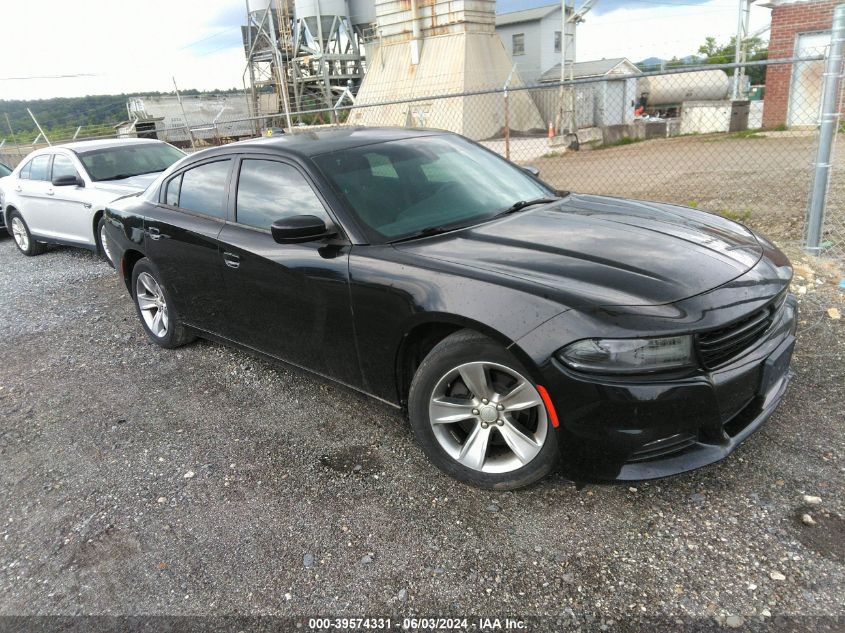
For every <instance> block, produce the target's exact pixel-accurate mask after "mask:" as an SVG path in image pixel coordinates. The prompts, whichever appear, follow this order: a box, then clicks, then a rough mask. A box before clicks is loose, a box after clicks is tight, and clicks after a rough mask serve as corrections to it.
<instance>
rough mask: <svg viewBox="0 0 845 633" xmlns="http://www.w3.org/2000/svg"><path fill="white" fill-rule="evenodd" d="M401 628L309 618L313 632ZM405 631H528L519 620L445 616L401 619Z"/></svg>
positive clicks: (384, 622) (388, 622)
mask: <svg viewBox="0 0 845 633" xmlns="http://www.w3.org/2000/svg"><path fill="white" fill-rule="evenodd" d="M394 626H397V627H398V626H399V622H398V621H395V620H392V619H391V618H309V619H308V628H309V629H310V630H312V631H330V630H341V631H353V630H368V629H382V630H387V629H391V628H393V627H394ZM402 629H403V630H405V631H436V630H460V631H466V630H470V629H471V630H476V631H480V632H482V633H485V632H488V631H525V630H526V629H527V626H526V622H525V621H524V620H521V619H518V618H509V617H506V618H496V617H492V618H491V617H479V618H473V619H470V618H442V617H412V618H403V619H402Z"/></svg>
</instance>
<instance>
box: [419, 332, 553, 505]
mask: <svg viewBox="0 0 845 633" xmlns="http://www.w3.org/2000/svg"><path fill="white" fill-rule="evenodd" d="M408 413H409V416H410V420H411V425H412V426H413V429H414V433H415V435H416V437H417V440H418V441H419V443H420V445H421V446H422V448H423V450H424V451H425V453H426V455H428V457H429V459H431V461H432V462H434V464H435V465H436V466H437V467H438V468H440V469H441V470H442V471H444V472H445V473H447V474H449V475H451V476H453V477H455V478H457V479H459V480H461V481H463V482H466V483H469V484H472V485H475V486H479V487H482V488H490V489H498V490H511V489H515V488H520V487H523V486H527V485H529V484H531V483H533V482H535V481H537V480H538V479H540V478H542V477H543V476H545V475H546V474H548V473H549V472H551V471H552V469H553V468H554V467H555V465H556V464H557V461H558V448H557V442H556V437H555V433H554V429H553V428H552V425H551V423H550V420H549V416H548V413H547V411H546V407H545V404H544V402H543V399H542V398H541V397H540V394H539V392H538V390H537V388H536V386H535V385H534V383H533V382H532V381H531V379H530V378H529V377H528V372H527V371H526V370H525V369H524V368H523V367H522V366H521V364H520V363H519V362H518V361H517V360H516V359H515V358H514V357H513V356H512V355H511V354H510V353H509V352H508V351H507V350H505V349H504V348H503V347H502V346H500V345H499V344H497V343H496V342H495V341H492V340H490V339H489V338H487V337H485V336H483V335H481V334H479V333H477V332H473V331H468V330H464V331H461V332H457V333H455V334H452V335H451V336H449V337H447V338H446V339H444V340H443V341H441V342H440V343H439V344H438V345H436V346H435V347H434V349H433V350H432V351H431V352H430V353H429V355H428V356H427V357H426V358H425V360H424V361H423V362H422V364H421V365H420V367H419V369H418V370H417V372H416V374H415V375H414V378H413V381H412V383H411V392H410V396H409V399H408Z"/></svg>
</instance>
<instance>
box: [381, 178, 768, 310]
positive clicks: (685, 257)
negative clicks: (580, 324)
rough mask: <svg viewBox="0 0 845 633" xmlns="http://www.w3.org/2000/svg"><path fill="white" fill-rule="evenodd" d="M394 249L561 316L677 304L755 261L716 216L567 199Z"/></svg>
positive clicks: (743, 235)
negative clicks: (516, 292)
mask: <svg viewBox="0 0 845 633" xmlns="http://www.w3.org/2000/svg"><path fill="white" fill-rule="evenodd" d="M397 248H400V249H401V250H403V251H410V252H411V253H414V254H416V255H418V256H422V257H425V258H429V259H437V260H441V261H444V262H450V263H452V264H455V265H459V266H463V267H471V268H474V269H478V270H479V271H487V272H488V274H489V273H492V274H494V275H499V276H502V275H504V276H507V277H508V278H510V279H511V280H521V281H522V282H523V283H529V284H532V285H534V286H536V287H537V288H536V291H538V292H542V293H543V295H544V296H548V297H549V298H555V299H557V300H558V301H559V302H560V303H562V304H563V305H565V306H567V307H571V308H574V307H583V306H613V305H616V306H622V305H660V304H666V303H672V302H675V301H680V300H682V299H686V298H688V297H691V296H694V295H697V294H701V293H703V292H707V291H708V290H712V289H713V288H716V287H718V286H721V285H722V284H725V283H727V282H729V281H731V280H732V279H735V278H737V277H739V276H740V275H742V274H744V273H746V272H747V271H748V270H749V269H751V268H752V267H753V266H754V265H755V264H756V263H757V262H758V261H759V260H760V258H761V256H762V253H763V249H762V247H761V246H760V244H759V243H758V241H757V239H756V238H755V237H754V234H753V233H752V232H751V231H750V230H748V229H746V228H745V227H744V226H742V225H740V224H737V223H735V222H732V221H730V220H726V219H725V218H722V217H719V216H716V215H712V214H709V213H705V212H702V211H696V210H695V209H689V208H686V207H680V206H676V205H671V204H662V203H657V202H641V201H636V200H626V199H621V198H610V197H603V196H591V195H576V194H572V195H569V196H567V197H566V198H564V199H563V200H560V201H558V202H554V203H551V204H548V205H544V206H542V207H534V208H529V209H527V210H525V211H521V212H518V213H515V214H513V215H509V216H505V217H503V218H501V219H499V220H495V221H492V222H487V223H484V224H481V225H477V226H474V227H470V228H467V229H462V230H459V231H455V232H452V233H448V234H445V235H441V236H437V237H434V238H429V239H422V240H415V241H411V242H407V243H404V244H402V245H398V246H397Z"/></svg>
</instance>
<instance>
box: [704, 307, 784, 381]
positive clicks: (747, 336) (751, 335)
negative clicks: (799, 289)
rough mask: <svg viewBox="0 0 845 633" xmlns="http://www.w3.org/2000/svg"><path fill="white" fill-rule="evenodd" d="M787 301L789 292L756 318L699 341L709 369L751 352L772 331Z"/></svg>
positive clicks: (747, 318) (752, 317)
mask: <svg viewBox="0 0 845 633" xmlns="http://www.w3.org/2000/svg"><path fill="white" fill-rule="evenodd" d="M785 300H786V292H783V293H781V294H780V295H778V297H777V299H775V300H774V301H773V302H772V303H770V304H769V305H767V306H766V307H765V308H762V309H760V310H758V311H757V312H754V313H753V314H751V315H749V316H747V317H745V318H744V319H741V320H739V321H734V322H733V323H731V324H730V325H727V326H725V327H723V328H719V329H718V330H711V331H710V332H704V333H702V334H699V335H698V337H697V344H698V353H699V355H700V356H701V361H702V362H703V363H704V366H705V367H706V368H707V369H713V368H715V367H718V366H720V365H723V364H724V363H726V362H727V361H729V360H730V359H732V358H734V357H735V356H737V355H738V354H740V353H741V352H742V351H744V350H746V349H748V348H749V347H751V346H752V345H754V343H756V342H757V341H759V340H760V338H761V337H762V336H763V335H764V334H765V333H766V332H767V331H768V330H769V328H770V327H771V325H772V322H773V321H774V319H775V315H776V314H777V313H778V310H780V308H781V306H783V303H784V301H785Z"/></svg>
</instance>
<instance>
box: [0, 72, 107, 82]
mask: <svg viewBox="0 0 845 633" xmlns="http://www.w3.org/2000/svg"><path fill="white" fill-rule="evenodd" d="M77 77H102V75H99V74H94V73H74V74H71V75H33V76H30V77H0V81H28V80H30V79H75V78H77Z"/></svg>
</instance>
